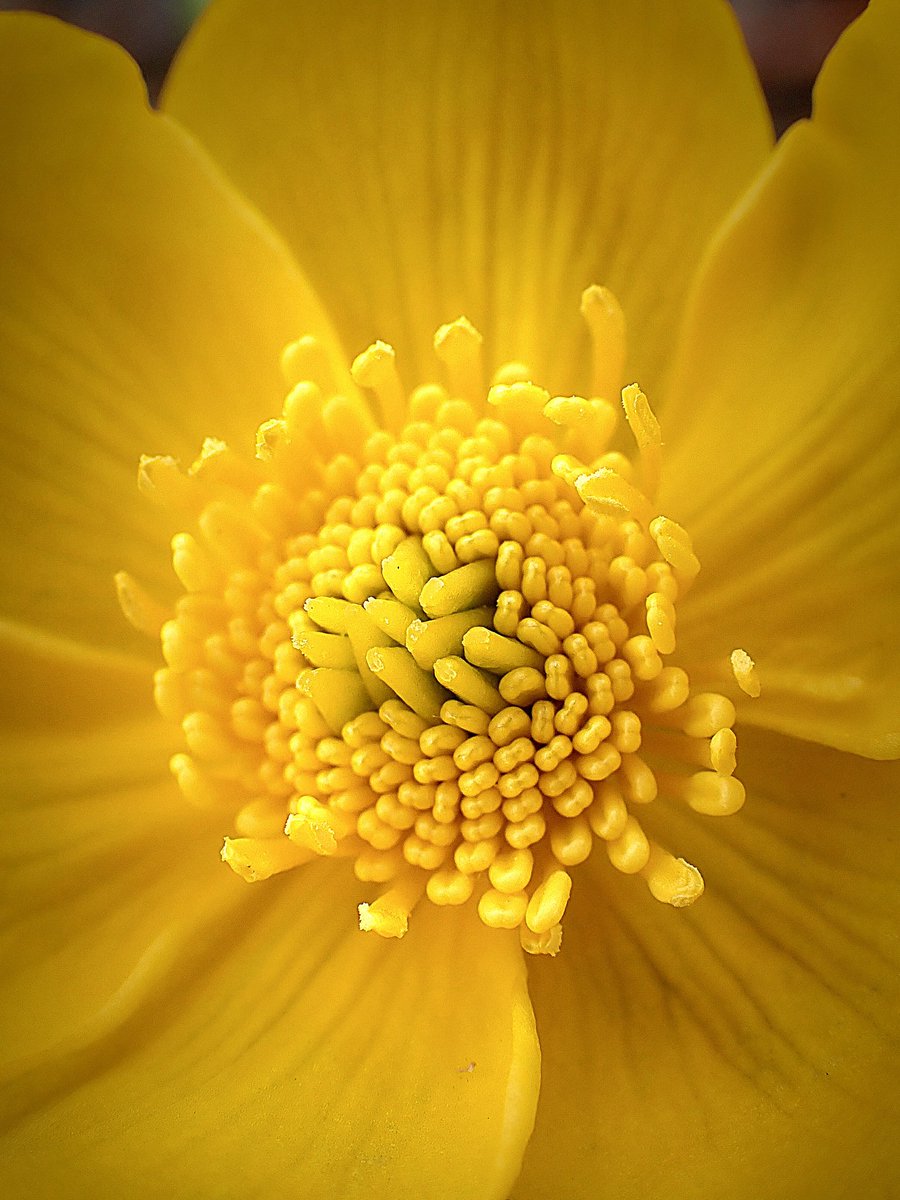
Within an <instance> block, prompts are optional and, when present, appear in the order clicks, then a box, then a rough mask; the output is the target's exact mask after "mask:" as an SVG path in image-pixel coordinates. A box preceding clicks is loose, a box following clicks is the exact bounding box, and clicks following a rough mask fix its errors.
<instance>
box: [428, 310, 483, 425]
mask: <svg viewBox="0 0 900 1200" xmlns="http://www.w3.org/2000/svg"><path fill="white" fill-rule="evenodd" d="M482 341H483V339H482V337H481V334H480V333H479V332H478V330H477V329H476V328H475V327H474V326H473V325H472V324H471V323H470V322H469V321H467V320H466V318H465V317H459V318H458V319H457V320H455V321H451V322H450V324H448V325H442V326H441V327H440V329H439V330H438V331H437V333H436V334H435V335H434V349H435V352H436V353H437V356H438V358H439V359H440V360H441V362H442V363H444V365H445V366H446V368H447V374H448V377H449V382H450V392H451V394H452V395H454V396H461V397H462V398H463V399H464V400H468V401H469V403H470V404H476V405H477V404H479V403H480V402H481V398H482V396H483V394H484V376H483V371H482V363H481V344H482Z"/></svg>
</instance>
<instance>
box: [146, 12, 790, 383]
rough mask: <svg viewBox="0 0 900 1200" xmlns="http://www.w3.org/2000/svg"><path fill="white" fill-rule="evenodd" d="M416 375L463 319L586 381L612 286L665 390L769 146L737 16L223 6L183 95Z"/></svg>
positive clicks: (277, 215)
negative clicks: (595, 309) (690, 315)
mask: <svg viewBox="0 0 900 1200" xmlns="http://www.w3.org/2000/svg"><path fill="white" fill-rule="evenodd" d="M164 106H165V107H166V109H167V110H168V111H169V112H170V113H172V114H173V115H174V116H176V117H178V119H179V120H181V121H183V122H184V123H185V125H186V126H187V127H188V128H189V129H191V130H192V131H193V132H194V133H196V134H197V136H198V137H199V138H200V139H201V140H202V142H203V143H204V145H206V146H207V147H208V148H209V150H210V151H211V152H212V154H213V155H214V157H215V158H216V159H217V160H218V162H220V163H221V164H222V166H223V167H224V168H225V170H226V171H227V172H228V174H229V175H230V176H231V178H232V179H234V180H235V182H236V183H237V184H238V186H239V187H240V188H241V189H242V190H244V191H245V193H246V194H247V195H248V196H249V197H251V199H252V200H253V201H254V202H255V203H257V204H258V205H259V206H260V208H261V209H262V211H263V212H264V213H266V215H267V216H268V217H269V218H270V219H271V220H272V222H273V223H274V224H275V226H276V227H277V228H278V229H279V230H280V232H281V233H282V234H283V235H284V236H285V238H286V239H287V241H288V242H289V244H290V245H291V246H292V247H293V249H294V251H295V254H296V256H297V260H298V262H300V263H301V264H302V266H303V268H304V270H306V271H308V273H309V277H310V279H311V280H312V282H313V284H314V286H315V287H316V288H317V290H318V291H319V293H320V295H321V296H322V297H323V298H324V300H325V301H326V303H327V305H328V307H329V311H331V312H332V313H334V314H335V319H336V321H338V322H339V328H340V331H341V333H342V335H343V336H344V340H345V342H346V344H348V345H349V346H351V347H352V348H353V349H354V350H355V351H356V350H361V349H363V347H364V346H366V345H368V344H369V343H370V342H372V341H373V340H374V339H375V338H376V337H383V338H385V339H387V340H388V341H390V342H391V343H392V344H393V345H394V346H395V347H396V349H397V351H398V354H399V355H400V364H401V367H402V369H403V370H404V372H406V374H407V377H408V378H409V379H410V381H413V382H416V381H418V378H420V377H421V376H420V375H417V374H416V372H417V371H418V372H421V371H423V370H427V371H429V372H430V370H431V366H430V361H431V356H430V336H431V331H432V330H434V329H436V328H437V327H438V326H439V325H440V324H442V323H443V322H444V321H449V320H452V319H454V318H455V317H457V316H458V315H460V313H464V314H465V315H466V316H467V317H468V318H469V319H470V320H471V321H472V322H473V323H474V324H475V325H476V327H477V328H478V329H480V330H481V332H482V333H483V334H484V335H485V338H486V343H487V346H488V349H489V357H490V361H491V362H495V363H499V362H502V361H504V360H505V359H507V358H513V359H516V360H522V361H525V362H526V363H528V364H529V365H530V366H531V367H532V368H533V370H534V371H535V372H536V378H538V379H540V380H541V382H547V384H548V386H551V387H555V388H558V389H562V390H565V389H566V388H571V387H574V386H576V385H580V386H586V376H585V370H584V365H585V350H586V338H585V337H584V335H583V334H581V331H580V330H579V329H578V327H577V325H574V324H573V323H572V322H571V321H569V320H568V319H567V314H568V313H569V312H570V311H571V309H572V306H573V304H574V303H575V302H576V301H577V297H578V295H579V294H580V292H581V290H582V288H584V287H586V286H587V285H588V284H590V283H603V284H607V285H608V286H609V287H611V288H613V289H614V290H615V292H616V294H617V295H618V296H619V298H620V299H621V301H622V304H623V306H624V309H625V312H626V315H627V317H628V321H629V327H630V329H631V332H632V335H633V337H632V345H633V347H634V354H633V357H632V362H631V364H630V367H629V370H630V373H631V374H632V375H638V376H640V378H641V380H642V382H643V384H644V386H645V387H648V388H649V387H652V386H653V385H654V384H655V383H656V381H657V380H658V379H659V377H660V374H661V372H662V369H663V366H664V364H665V361H666V356H667V353H668V352H669V350H670V348H671V344H672V339H673V335H674V331H675V326H676V325H677V320H678V316H679V313H680V306H681V302H682V298H683V294H684V292H685V290H686V288H687V285H688V282H689V280H690V278H691V275H692V273H693V271H694V268H695V265H696V262H697V260H698V257H699V255H700V253H701V251H702V248H703V246H704V243H705V241H706V239H707V238H708V237H709V235H710V233H711V232H712V230H713V229H714V228H715V226H716V224H717V223H718V221H719V220H720V219H721V217H722V216H723V215H724V213H725V212H726V211H727V209H728V207H729V206H730V204H731V203H732V201H733V200H734V199H735V198H736V197H737V196H738V195H739V194H740V191H741V189H742V187H744V186H746V184H747V183H748V182H749V180H750V179H751V178H752V175H753V172H754V171H755V170H756V169H757V168H758V167H759V166H760V165H761V163H762V161H763V159H764V156H765V153H766V152H767V149H768V146H769V139H770V137H771V134H770V131H769V124H768V118H767V115H766V114H765V110H764V107H763V104H762V102H761V98H760V95H759V93H758V88H757V85H756V82H755V77H754V75H753V72H752V69H751V67H750V65H749V62H748V60H747V59H746V56H745V52H744V50H743V47H742V45H741V42H740V38H739V37H738V35H737V31H736V26H735V24H734V21H733V18H732V16H731V14H730V12H729V11H728V9H727V8H726V6H725V5H720V4H718V3H708V2H706V0H685V2H683V3H679V4H677V5H673V4H669V3H665V2H664V0H643V2H641V3H629V4H596V3H592V2H590V0H583V2H576V3H549V4H547V3H533V2H531V0H529V2H527V3H524V4H518V5H516V6H514V7H513V8H509V7H508V6H506V5H504V4H502V3H497V2H495V0H491V2H490V3H483V2H480V0H472V2H466V3H456V4H449V5H447V4H438V3H433V2H431V0H429V2H428V3H424V4H418V3H400V4H396V3H381V4H371V5H345V6H338V7H335V6H333V5H327V4H321V3H313V4H303V5H298V4H296V3H293V0H262V2H259V0H225V2H224V3H220V4H217V5H216V6H214V7H213V8H212V9H211V10H210V11H209V12H208V13H207V14H206V16H205V17H204V18H203V19H201V21H200V22H199V23H198V25H197V26H196V27H195V30H194V32H193V34H192V36H191V37H190V39H189V40H188V42H187V44H186V46H185V48H184V50H183V51H182V54H181V56H180V58H179V59H178V60H177V62H176V64H175V67H174V70H173V74H172V76H171V77H170V80H169V84H168V87H167V90H166V93H165V96H164Z"/></svg>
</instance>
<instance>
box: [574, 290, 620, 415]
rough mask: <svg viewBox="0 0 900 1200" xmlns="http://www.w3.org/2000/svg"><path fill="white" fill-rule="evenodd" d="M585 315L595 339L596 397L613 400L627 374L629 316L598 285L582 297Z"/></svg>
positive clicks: (593, 383)
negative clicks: (627, 318) (626, 335)
mask: <svg viewBox="0 0 900 1200" xmlns="http://www.w3.org/2000/svg"><path fill="white" fill-rule="evenodd" d="M581 315H582V316H583V317H584V319H585V321H586V323H587V327H588V331H589V332H590V335H591V347H592V350H593V363H592V365H593V372H592V376H591V386H592V388H593V394H594V395H595V396H597V397H600V398H601V399H604V400H611V399H612V398H613V397H614V396H618V395H619V393H620V392H621V390H622V376H623V375H624V373H625V315H624V313H623V312H622V308H621V305H620V304H619V302H618V300H617V299H616V297H615V296H614V295H613V294H612V292H611V291H609V290H608V289H607V288H605V287H598V286H597V285H596V284H593V285H591V287H589V288H586V289H585V290H584V292H582V294H581Z"/></svg>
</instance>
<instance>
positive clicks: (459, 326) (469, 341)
mask: <svg viewBox="0 0 900 1200" xmlns="http://www.w3.org/2000/svg"><path fill="white" fill-rule="evenodd" d="M483 340H484V339H483V338H482V336H481V334H480V333H479V332H478V330H477V329H476V328H475V326H474V325H473V324H472V322H471V321H469V320H468V318H466V317H457V318H456V320H455V321H449V322H448V323H447V324H446V325H442V326H441V327H440V329H439V330H438V331H437V333H436V334H435V335H434V350H435V353H436V354H437V356H438V358H439V359H440V360H441V362H446V361H447V360H448V359H454V360H455V359H456V358H457V356H458V355H460V354H464V355H466V356H468V355H469V354H471V353H472V351H477V350H478V348H479V347H480V346H481V344H482V342H483Z"/></svg>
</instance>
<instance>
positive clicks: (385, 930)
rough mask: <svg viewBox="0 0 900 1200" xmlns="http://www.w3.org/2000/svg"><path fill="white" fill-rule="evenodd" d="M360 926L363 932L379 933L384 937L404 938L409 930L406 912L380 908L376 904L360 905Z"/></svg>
mask: <svg viewBox="0 0 900 1200" xmlns="http://www.w3.org/2000/svg"><path fill="white" fill-rule="evenodd" d="M359 928H360V930H361V931H362V932H363V933H377V934H379V936H380V937H384V938H402V937H405V936H406V933H407V931H408V930H409V917H408V916H407V915H406V913H402V912H396V911H391V910H390V909H383V908H382V909H380V908H378V906H377V901H376V903H375V904H365V903H363V904H360V905H359Z"/></svg>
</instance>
